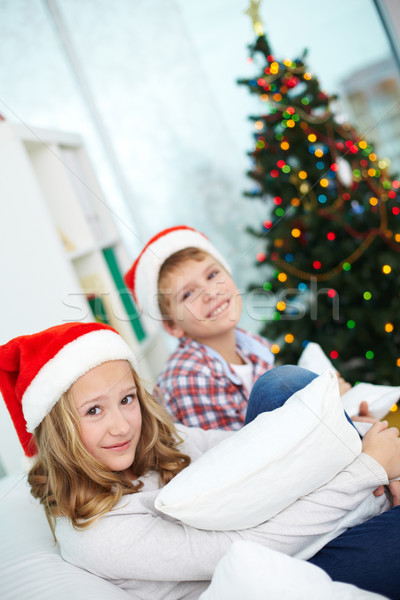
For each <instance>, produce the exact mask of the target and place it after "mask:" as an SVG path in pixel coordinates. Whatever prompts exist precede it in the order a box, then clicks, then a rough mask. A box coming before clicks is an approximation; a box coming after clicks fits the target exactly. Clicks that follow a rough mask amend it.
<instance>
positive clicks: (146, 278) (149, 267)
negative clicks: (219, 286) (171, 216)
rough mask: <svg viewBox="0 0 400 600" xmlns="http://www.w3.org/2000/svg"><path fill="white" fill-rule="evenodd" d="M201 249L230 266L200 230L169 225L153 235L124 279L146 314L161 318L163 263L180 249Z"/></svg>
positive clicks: (224, 264)
mask: <svg viewBox="0 0 400 600" xmlns="http://www.w3.org/2000/svg"><path fill="white" fill-rule="evenodd" d="M185 248H198V249H199V250H203V251H204V252H207V253H208V254H210V255H211V256H213V257H214V258H215V259H216V260H217V261H218V262H219V263H220V264H221V265H222V266H223V267H224V269H226V271H228V273H230V272H231V269H230V267H229V265H228V264H227V262H226V261H225V259H224V258H223V257H222V256H221V254H220V253H219V252H218V250H217V249H216V248H215V247H214V246H213V244H212V243H211V242H210V240H209V239H208V238H207V237H206V236H205V235H204V234H203V233H200V231H196V230H195V229H193V228H192V227H187V226H186V225H178V226H176V227H169V228H168V229H164V230H163V231H160V233H157V235H155V236H154V237H152V238H151V239H150V240H149V241H148V242H147V244H146V245H145V247H144V248H143V250H142V252H141V253H140V254H139V256H138V257H137V259H136V260H135V262H134V263H133V265H132V267H131V268H130V269H129V271H128V272H127V273H126V274H125V277H124V280H125V283H126V285H127V287H128V288H129V289H130V290H131V292H132V293H133V296H134V298H135V301H136V304H137V305H138V307H139V308H140V309H141V310H143V311H144V312H145V313H146V314H147V315H149V316H150V317H152V318H153V319H156V320H158V321H161V320H162V316H161V313H160V309H159V307H158V276H159V274H160V269H161V267H162V265H163V264H164V262H165V261H166V260H167V258H169V257H170V256H172V254H175V253H176V252H179V251H180V250H184V249H185Z"/></svg>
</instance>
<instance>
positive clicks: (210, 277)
mask: <svg viewBox="0 0 400 600" xmlns="http://www.w3.org/2000/svg"><path fill="white" fill-rule="evenodd" d="M217 274H218V271H211V273H210V274H209V275H208V279H212V278H213V277H215V276H216V275H217Z"/></svg>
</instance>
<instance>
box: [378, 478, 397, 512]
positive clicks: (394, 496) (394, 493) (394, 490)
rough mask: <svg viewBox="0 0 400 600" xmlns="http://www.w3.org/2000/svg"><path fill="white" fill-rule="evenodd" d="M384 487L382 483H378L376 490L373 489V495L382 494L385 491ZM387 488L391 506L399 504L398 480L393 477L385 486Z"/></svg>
mask: <svg viewBox="0 0 400 600" xmlns="http://www.w3.org/2000/svg"><path fill="white" fill-rule="evenodd" d="M385 487H386V486H384V485H380V486H379V487H378V488H376V490H375V491H374V496H382V495H383V494H384V493H385ZM387 487H388V488H389V491H390V493H391V495H392V503H393V506H399V504H400V481H399V480H398V479H394V480H393V481H391V482H390V483H389V485H388V486H387Z"/></svg>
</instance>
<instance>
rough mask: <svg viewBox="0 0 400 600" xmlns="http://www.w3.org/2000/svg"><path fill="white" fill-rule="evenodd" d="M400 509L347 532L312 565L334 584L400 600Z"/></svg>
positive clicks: (321, 552) (318, 555) (395, 509)
mask: <svg viewBox="0 0 400 600" xmlns="http://www.w3.org/2000/svg"><path fill="white" fill-rule="evenodd" d="M399 538H400V506H395V507H394V508H392V509H390V510H388V511H386V512H384V513H382V514H381V515H378V516H377V517H374V518H373V519H370V520H369V521H366V522H365V523H361V525H356V527H352V528H351V529H348V530H347V531H345V532H344V533H342V535H340V536H339V537H337V538H336V539H334V540H332V541H331V542H329V544H327V545H326V546H325V547H324V548H322V550H320V551H319V552H318V553H317V554H316V555H315V556H313V557H312V558H310V560H309V562H311V563H313V564H314V565H317V566H318V567H321V568H322V569H323V570H324V571H326V572H327V573H328V575H330V577H332V579H333V580H334V581H343V582H345V583H352V584H353V585H357V586H358V587H360V588H363V589H365V590H368V591H370V592H376V593H378V594H382V595H383V596H386V597H387V598H390V599H391V600H399V599H400V552H399V548H398V545H397V544H398V540H399Z"/></svg>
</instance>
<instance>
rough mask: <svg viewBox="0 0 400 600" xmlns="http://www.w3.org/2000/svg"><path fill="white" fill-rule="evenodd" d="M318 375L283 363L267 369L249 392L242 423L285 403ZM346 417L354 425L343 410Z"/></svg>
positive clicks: (246, 422)
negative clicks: (280, 365)
mask: <svg viewBox="0 0 400 600" xmlns="http://www.w3.org/2000/svg"><path fill="white" fill-rule="evenodd" d="M316 377H318V375H316V374H315V373H313V372H312V371H308V369H303V368H301V367H297V366H295V365H284V366H282V367H275V369H271V370H270V371H267V372H266V373H264V374H263V375H261V377H259V379H257V381H256V382H255V384H254V386H253V389H252V391H251V393H250V397H249V403H248V406H247V411H246V418H245V421H244V424H245V425H247V424H248V423H250V422H251V421H253V419H255V418H256V416H257V415H259V414H260V413H263V412H269V411H271V410H275V408H279V407H280V406H282V405H283V404H285V402H286V400H288V399H289V398H290V396H292V395H293V394H294V393H295V392H297V391H298V390H301V389H302V388H304V387H306V385H308V384H309V383H310V382H311V381H312V380H313V379H315V378H316ZM345 415H346V418H347V420H348V421H349V423H351V424H352V425H353V427H354V423H353V421H352V420H351V419H350V417H349V415H348V414H347V413H346V412H345Z"/></svg>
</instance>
